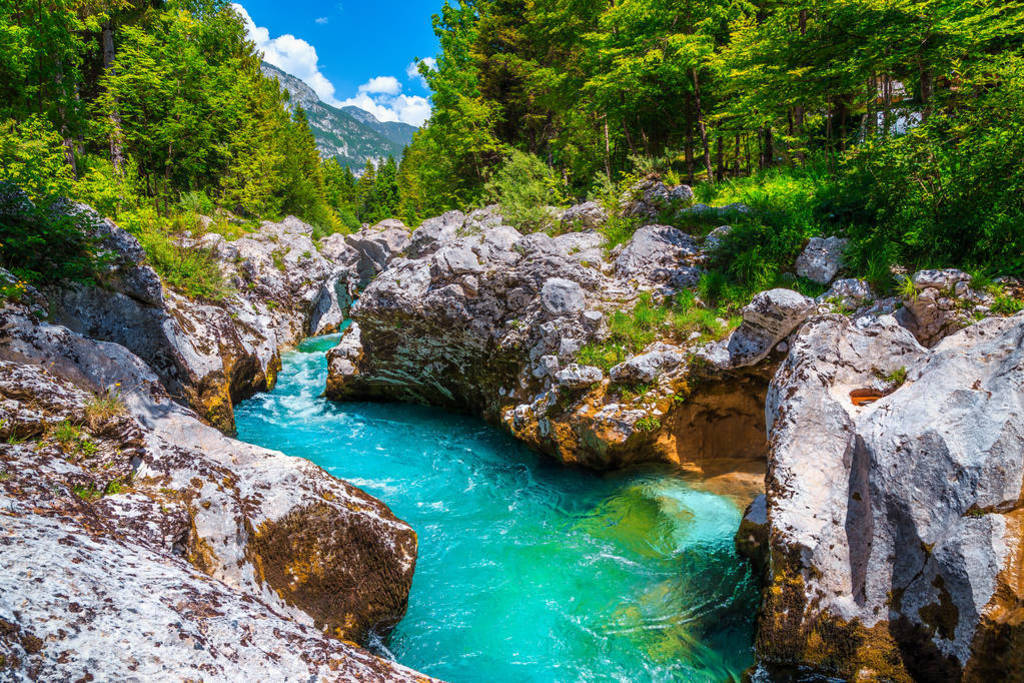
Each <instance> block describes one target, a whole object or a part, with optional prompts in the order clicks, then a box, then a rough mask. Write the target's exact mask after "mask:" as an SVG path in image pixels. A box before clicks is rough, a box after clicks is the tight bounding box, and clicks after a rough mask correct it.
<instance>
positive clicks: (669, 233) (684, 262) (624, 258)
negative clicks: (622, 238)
mask: <svg viewBox="0 0 1024 683" xmlns="http://www.w3.org/2000/svg"><path fill="white" fill-rule="evenodd" d="M698 260H699V249H698V247H697V242H696V240H694V239H693V238H692V237H691V236H689V235H687V234H686V233H685V232H683V231H681V230H678V229H676V228H673V227H671V226H668V225H647V226H644V227H642V228H640V229H639V230H637V231H636V232H635V233H634V234H633V238H632V239H631V240H630V241H629V243H628V244H626V246H625V248H624V249H623V250H622V252H621V253H620V254H619V256H618V258H617V259H616V260H615V273H616V275H617V276H618V277H619V278H622V279H627V280H629V279H634V280H638V281H640V282H642V283H647V284H653V285H666V284H674V285H675V288H676V289H682V288H683V287H688V286H692V285H693V284H695V283H696V280H697V279H699V277H700V276H699V271H697V270H696V268H695V267H694V264H695V263H696V262H697V261H698Z"/></svg>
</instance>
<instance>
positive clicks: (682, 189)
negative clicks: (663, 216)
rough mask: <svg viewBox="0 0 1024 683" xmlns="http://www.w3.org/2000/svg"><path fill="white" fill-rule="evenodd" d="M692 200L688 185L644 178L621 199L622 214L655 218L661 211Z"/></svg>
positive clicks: (681, 205) (680, 205) (691, 190)
mask: <svg viewBox="0 0 1024 683" xmlns="http://www.w3.org/2000/svg"><path fill="white" fill-rule="evenodd" d="M692 201H693V189H691V188H690V186H689V185H676V186H674V187H672V186H668V185H665V184H664V183H663V182H661V181H660V180H645V181H642V182H640V183H639V184H638V185H637V186H636V187H634V188H633V189H632V190H631V191H630V193H629V194H628V195H627V197H625V198H624V199H623V202H622V206H623V211H622V215H623V216H626V217H627V218H630V217H637V218H657V217H658V215H659V214H660V213H662V212H663V211H669V210H677V209H680V208H682V207H684V206H686V205H688V204H690V203H691V202H692Z"/></svg>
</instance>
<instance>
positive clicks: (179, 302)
mask: <svg viewBox="0 0 1024 683" xmlns="http://www.w3.org/2000/svg"><path fill="white" fill-rule="evenodd" d="M69 210H73V211H75V212H77V213H81V214H85V215H91V216H93V222H94V223H95V225H96V230H97V232H98V234H99V235H100V236H101V237H102V240H103V241H102V245H103V247H104V248H105V249H106V250H107V251H108V253H109V254H110V257H111V258H110V260H111V265H110V267H109V269H108V271H107V272H106V273H104V274H103V277H102V285H103V286H100V287H88V286H83V285H71V286H68V287H66V288H64V289H63V290H61V291H57V292H54V293H53V299H54V300H55V306H54V311H53V312H54V317H55V320H56V321H57V322H60V323H61V324H63V325H66V326H67V327H69V328H71V329H73V330H74V331H76V332H79V333H81V334H83V335H86V336H88V337H91V338H95V339H101V340H106V341H112V342H116V343H118V344H121V345H122V346H125V347H126V348H128V349H129V350H131V351H132V352H133V353H134V354H136V355H138V356H139V357H140V358H142V359H143V360H145V361H146V363H147V364H149V365H150V367H152V368H153V370H154V371H156V373H157V374H158V376H159V377H160V379H161V381H162V382H163V384H164V386H165V387H166V388H167V389H168V391H170V393H171V395H172V396H174V397H175V399H176V400H178V401H180V402H182V403H184V404H186V405H189V406H191V407H193V408H194V409H195V410H197V411H198V412H199V414H200V415H202V416H203V418H204V419H206V420H207V421H208V422H210V423H211V424H214V425H216V426H217V427H218V428H220V429H223V430H224V431H226V432H231V431H233V429H234V415H233V410H232V405H233V404H234V403H236V402H238V401H241V400H243V399H245V398H248V397H249V396H252V395H253V394H254V393H256V392H258V391H263V390H266V389H268V388H271V387H272V386H273V384H274V381H275V379H276V374H277V370H278V368H279V367H280V358H279V355H278V351H279V349H281V348H283V347H287V346H290V345H293V344H295V343H297V342H298V341H299V340H301V339H302V338H303V337H304V336H306V335H307V334H309V333H319V332H325V331H329V330H331V329H336V328H337V326H338V325H339V324H340V323H341V321H342V319H343V317H344V311H343V310H342V309H343V307H346V306H347V305H348V301H349V297H350V296H351V293H352V292H351V278H349V277H348V271H347V269H346V266H345V265H344V264H336V263H333V262H331V261H329V260H328V259H326V258H325V257H323V256H322V255H321V254H320V253H319V252H318V251H317V248H316V246H315V245H314V244H313V241H312V233H313V229H312V227H310V226H309V225H306V224H305V223H303V222H302V221H299V220H298V219H296V218H294V217H288V218H286V219H285V220H283V221H282V222H280V223H264V224H263V225H262V226H261V227H260V230H259V232H258V233H254V234H252V235H251V236H246V237H242V238H241V239H238V240H235V241H231V242H229V241H227V240H225V239H224V238H223V237H221V236H220V235H216V234H208V235H205V236H204V237H203V238H202V239H201V240H186V242H185V243H184V246H185V247H186V248H189V249H206V250H208V251H209V252H210V254H211V255H212V256H213V257H214V258H215V259H216V261H217V262H218V263H219V266H220V269H221V272H222V275H223V276H224V278H225V280H226V281H227V282H228V283H229V284H230V286H231V287H232V289H233V290H234V293H233V294H231V295H229V296H227V297H226V298H225V299H224V300H222V301H217V302H198V301H191V300H189V299H187V298H185V297H184V296H181V295H180V294H177V293H175V292H173V291H171V290H169V289H165V288H164V287H163V286H162V284H161V282H160V279H159V277H158V276H157V274H156V273H155V272H154V271H153V269H152V268H150V267H149V266H148V265H146V263H145V260H144V259H145V253H144V252H143V250H142V248H141V247H140V246H139V243H138V242H137V241H136V240H135V238H134V237H132V236H131V235H130V234H129V233H127V232H125V231H124V230H121V229H120V228H118V227H117V226H116V225H114V224H113V223H111V222H110V221H108V220H104V219H102V218H100V217H99V216H98V215H96V214H95V213H92V212H91V210H89V209H88V207H84V206H81V205H76V206H74V207H72V208H71V209H69ZM332 244H334V243H333V242H332ZM332 253H336V254H337V255H338V256H339V258H349V256H350V253H349V252H348V251H339V250H334V251H333V252H332Z"/></svg>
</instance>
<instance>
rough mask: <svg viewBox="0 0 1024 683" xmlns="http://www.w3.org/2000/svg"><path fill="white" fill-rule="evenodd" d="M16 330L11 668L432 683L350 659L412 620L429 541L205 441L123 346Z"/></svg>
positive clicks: (1, 456) (8, 598) (6, 496)
mask: <svg viewBox="0 0 1024 683" xmlns="http://www.w3.org/2000/svg"><path fill="white" fill-rule="evenodd" d="M0 330H2V331H3V333H2V334H0V435H2V436H3V437H4V440H3V444H2V445H0V473H2V476H0V507H2V509H3V510H4V519H5V520H6V522H4V524H6V528H5V531H6V533H3V534H0V546H3V552H2V554H3V557H4V571H3V572H2V573H0V654H2V655H3V656H4V662H5V666H6V667H8V668H7V669H5V670H15V671H26V672H35V674H33V675H34V676H42V677H43V678H55V679H72V678H77V677H80V676H82V675H84V674H86V673H89V674H91V675H93V676H96V675H98V674H102V673H103V672H108V673H109V675H110V676H111V677H120V676H122V675H123V674H124V672H126V671H133V672H136V674H138V675H144V676H149V677H158V678H159V677H164V676H175V677H177V676H182V675H185V674H187V673H188V672H191V671H195V672H201V673H197V676H198V675H201V676H203V677H207V678H208V677H211V676H214V677H220V678H225V679H234V678H237V677H238V676H252V677H255V678H266V679H274V680H282V679H287V678H294V677H299V678H303V679H305V678H308V677H309V676H314V677H317V676H321V677H322V676H327V677H334V676H337V675H342V674H344V676H349V677H353V678H357V679H359V680H363V679H364V677H365V678H366V679H367V680H419V679H418V678H417V676H416V674H415V673H414V672H411V671H409V670H407V669H404V668H403V667H400V666H397V665H394V664H392V663H390V662H386V661H383V660H379V659H377V658H375V657H373V656H372V655H370V654H369V653H367V652H365V651H362V650H360V649H359V648H358V647H356V646H354V645H351V644H348V643H345V642H342V640H347V641H362V642H365V641H366V638H367V637H368V634H370V633H371V632H376V633H385V632H386V631H387V630H388V629H390V628H391V627H392V626H393V625H394V624H395V623H397V621H398V619H400V618H401V616H402V614H403V613H404V611H405V606H406V603H407V600H408V590H409V586H410V585H411V581H412V574H413V569H414V566H415V558H416V537H415V534H414V533H413V532H412V530H411V529H409V527H408V526H406V525H405V524H404V523H402V522H401V521H399V520H398V519H396V518H395V517H394V516H393V515H392V514H391V513H390V511H389V510H388V509H387V508H386V507H385V506H384V505H383V504H382V503H380V502H379V501H376V500H375V499H373V498H371V497H369V496H367V495H366V494H364V493H362V492H361V491H359V490H358V489H356V488H354V487H352V486H349V485H348V484H345V483H343V482H340V481H338V480H336V479H334V478H332V477H330V476H329V475H327V474H326V473H325V472H323V471H322V470H320V469H319V468H317V467H316V466H315V465H313V464H312V463H309V462H308V461H304V460H300V459H296V458H289V457H286V456H284V455H281V454H279V453H274V452H271V451H267V450H264V449H261V448H257V447H255V446H250V445H247V444H242V443H239V442H237V441H234V440H232V439H229V438H227V437H225V436H223V435H222V434H221V433H220V432H219V431H217V430H215V429H213V428H211V427H208V426H206V425H204V424H202V423H201V422H199V420H198V418H197V416H196V415H195V413H193V412H192V411H190V410H188V409H187V408H184V407H182V406H180V405H178V404H176V403H174V402H173V401H172V400H171V398H170V396H169V395H168V394H167V393H166V392H165V391H164V389H163V386H162V384H161V381H160V378H159V377H158V376H157V375H156V374H155V373H154V372H153V371H152V370H151V369H150V368H149V367H148V366H147V365H146V364H145V363H144V362H143V361H142V360H141V359H139V358H138V357H136V356H135V355H133V354H131V353H130V352H129V351H128V350H126V349H125V348H124V347H122V346H120V345H117V344H114V343H110V342H102V341H94V340H91V339H87V338H85V337H82V336H80V335H78V334H75V333H73V332H71V331H70V330H68V329H66V328H64V327H60V326H56V325H51V324H47V323H40V322H38V321H37V320H36V319H35V318H34V317H32V316H30V315H29V313H28V311H27V309H26V308H24V307H22V306H18V305H12V304H8V305H6V306H3V307H0ZM58 427H60V429H57V428H58ZM15 596H16V600H15V599H14V598H15ZM140 633H148V634H149V637H147V638H143V639H140V638H139V634H140ZM12 634H13V635H12ZM336 638H337V639H336ZM35 639H38V641H39V643H40V646H39V647H35V645H34V643H36V642H37V641H36V640H35ZM124 642H131V643H132V644H133V647H131V648H126V647H123V644H124ZM26 643H28V644H29V646H28V647H26ZM44 674H45V675H44Z"/></svg>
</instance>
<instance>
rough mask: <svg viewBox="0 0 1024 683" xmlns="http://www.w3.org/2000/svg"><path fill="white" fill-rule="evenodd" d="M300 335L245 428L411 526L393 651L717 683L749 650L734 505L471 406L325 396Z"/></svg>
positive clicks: (556, 672)
mask: <svg viewBox="0 0 1024 683" xmlns="http://www.w3.org/2000/svg"><path fill="white" fill-rule="evenodd" d="M336 342H337V337H324V338H320V339H312V340H309V341H307V342H306V343H305V344H303V345H302V346H301V347H300V349H299V350H298V351H296V352H293V353H289V354H287V355H286V356H285V358H284V368H283V370H282V371H281V374H280V378H279V383H278V386H277V388H276V389H275V391H274V392H273V393H271V394H265V395H261V396H257V397H255V398H253V399H251V400H249V401H246V402H245V403H243V404H242V405H241V406H239V407H238V409H237V412H236V418H237V421H238V431H239V438H241V439H243V440H246V441H249V442H252V443H255V444H259V445H262V446H266V447H268V448H273V449H276V450H280V451H284V452H285V453H288V454H290V455H296V456H301V457H304V458H308V459H309V460H312V461H313V462H315V463H317V464H318V465H320V466H321V467H323V468H324V469H326V470H327V471H328V472H330V473H331V474H333V475H335V476H337V477H339V478H342V479H346V480H348V481H350V482H352V483H353V484H355V485H356V486H359V487H360V488H362V489H364V490H365V491H367V492H369V493H370V494H372V495H374V496H376V497H378V498H380V499H381V500H383V501H384V502H385V503H387V504H388V505H389V506H390V507H391V509H392V510H393V511H394V512H395V514H396V515H398V516H399V517H400V518H402V519H404V520H405V521H406V522H408V523H409V524H410V525H412V527H413V528H414V529H415V530H416V532H417V534H418V535H419V559H418V563H417V566H416V575H415V578H414V580H413V586H412V594H411V596H410V600H409V611H408V613H407V614H406V616H405V618H404V619H403V620H402V622H401V623H400V624H399V625H398V627H397V628H396V629H395V631H394V633H393V634H392V635H391V638H390V640H389V642H388V644H387V648H388V650H389V651H390V653H392V655H393V656H394V658H395V659H397V660H398V661H399V662H401V663H403V664H406V665H408V666H410V667H413V668H414V669H417V670H419V671H422V672H424V673H428V674H431V675H433V676H437V677H439V678H443V679H446V680H449V681H598V680H600V681H647V680H652V681H669V680H681V681H722V680H729V679H737V680H738V679H739V676H740V674H741V673H742V672H743V670H744V669H746V668H747V667H748V666H750V665H751V664H752V663H753V655H752V650H751V643H752V637H753V620H754V613H755V611H756V609H757V595H756V591H755V588H754V584H753V581H752V578H751V573H750V570H749V569H748V567H747V565H746V564H745V563H744V562H743V561H742V560H740V559H739V558H738V557H737V556H736V553H735V551H734V549H733V542H732V537H733V534H734V533H735V530H736V528H737V527H738V525H739V521H740V517H741V511H740V510H739V508H738V507H737V506H736V504H735V503H734V502H733V501H732V500H730V499H728V498H723V497H721V496H717V495H714V494H711V493H707V492H702V491H697V490H695V489H693V488H691V487H690V486H688V485H687V483H686V482H685V481H684V480H682V479H681V478H679V477H677V476H674V475H673V474H671V473H669V472H665V471H659V470H652V469H648V470H643V471H633V472H629V473H620V474H616V475H610V476H598V475H594V474H592V473H590V472H583V471H576V470H572V469H567V468H564V467H561V466H559V465H557V464H556V463H554V462H553V461H551V460H550V459H549V458H546V457H545V456H541V455H537V454H535V453H533V452H531V451H530V450H528V449H526V448H525V447H523V446H522V445H520V444H518V443H517V442H515V441H514V440H513V439H511V438H510V437H508V436H506V435H505V434H502V433H501V432H499V431H498V430H496V429H493V428H491V427H488V426H487V425H485V424H483V423H481V422H480V421H479V420H475V419H472V418H469V417H463V416H457V415H450V414H447V413H444V412H440V411H437V410H431V409H426V408H419V407H413V406H401V405H377V404H332V403H330V402H328V401H325V400H324V399H322V398H320V397H319V395H320V393H321V392H322V391H323V388H324V384H325V379H326V374H327V368H326V360H325V358H324V352H325V351H326V350H327V349H329V348H331V347H332V346H333V345H334V344H335V343H336Z"/></svg>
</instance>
